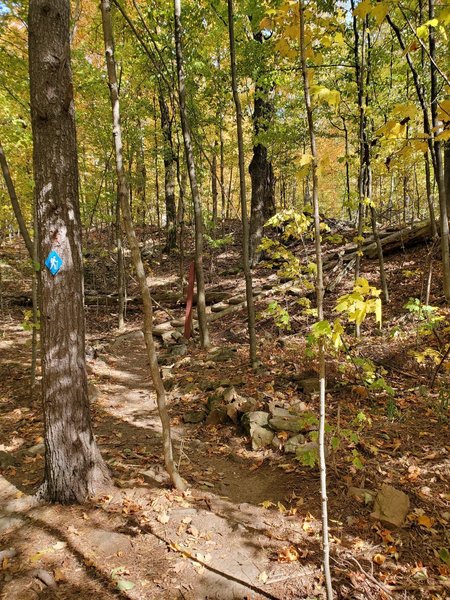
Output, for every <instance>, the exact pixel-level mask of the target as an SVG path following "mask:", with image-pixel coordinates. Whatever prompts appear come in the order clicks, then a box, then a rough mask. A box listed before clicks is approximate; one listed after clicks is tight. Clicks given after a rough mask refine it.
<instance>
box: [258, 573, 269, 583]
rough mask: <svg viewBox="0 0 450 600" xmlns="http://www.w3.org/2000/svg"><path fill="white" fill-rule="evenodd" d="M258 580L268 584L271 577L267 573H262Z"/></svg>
mask: <svg viewBox="0 0 450 600" xmlns="http://www.w3.org/2000/svg"><path fill="white" fill-rule="evenodd" d="M258 579H259V581H260V582H261V583H266V581H267V580H268V579H269V576H268V575H267V573H266V572H265V571H261V573H260V574H259V575H258Z"/></svg>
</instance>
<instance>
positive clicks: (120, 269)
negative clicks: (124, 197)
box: [116, 194, 126, 330]
mask: <svg viewBox="0 0 450 600" xmlns="http://www.w3.org/2000/svg"><path fill="white" fill-rule="evenodd" d="M120 213H121V210H120V195H119V194H117V198H116V246H117V295H118V301H119V303H118V304H119V306H118V313H119V314H118V320H117V326H118V328H119V330H121V329H123V328H124V327H125V297H126V287H125V257H124V252H123V236H122V223H121V219H120Z"/></svg>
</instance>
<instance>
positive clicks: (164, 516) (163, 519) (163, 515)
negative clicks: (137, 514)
mask: <svg viewBox="0 0 450 600" xmlns="http://www.w3.org/2000/svg"><path fill="white" fill-rule="evenodd" d="M156 520H157V521H159V522H160V523H162V524H163V525H166V523H168V522H169V521H170V517H169V515H168V514H167V513H161V514H160V515H158V516H157V517H156Z"/></svg>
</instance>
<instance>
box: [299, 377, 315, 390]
mask: <svg viewBox="0 0 450 600" xmlns="http://www.w3.org/2000/svg"><path fill="white" fill-rule="evenodd" d="M297 386H298V388H299V389H300V390H301V391H302V392H303V393H304V394H315V393H317V392H318V391H319V377H308V378H307V379H299V380H298V381H297Z"/></svg>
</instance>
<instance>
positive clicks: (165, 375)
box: [161, 365, 173, 382]
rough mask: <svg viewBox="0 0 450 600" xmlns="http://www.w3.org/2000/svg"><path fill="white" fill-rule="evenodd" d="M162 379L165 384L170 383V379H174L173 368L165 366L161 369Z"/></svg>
mask: <svg viewBox="0 0 450 600" xmlns="http://www.w3.org/2000/svg"><path fill="white" fill-rule="evenodd" d="M161 378H162V380H163V381H164V382H166V381H168V380H169V379H173V371H172V367H171V366H169V365H163V366H162V367H161Z"/></svg>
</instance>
